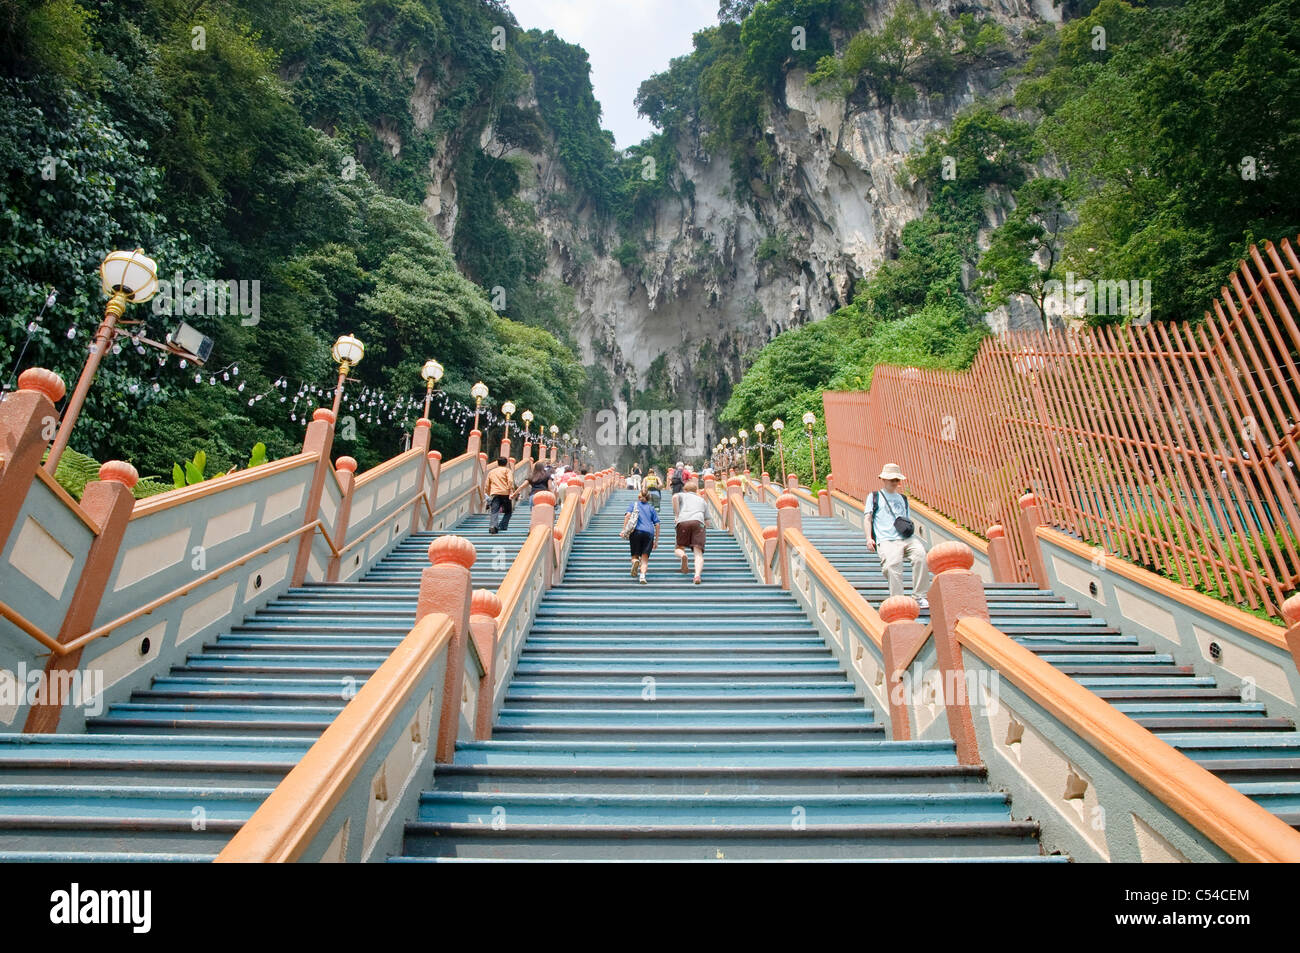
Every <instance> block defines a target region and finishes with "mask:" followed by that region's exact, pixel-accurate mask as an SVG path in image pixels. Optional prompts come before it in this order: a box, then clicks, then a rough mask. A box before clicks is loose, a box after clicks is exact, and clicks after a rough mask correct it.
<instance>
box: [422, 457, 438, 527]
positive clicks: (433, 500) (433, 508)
mask: <svg viewBox="0 0 1300 953" xmlns="http://www.w3.org/2000/svg"><path fill="white" fill-rule="evenodd" d="M425 458H426V459H427V460H428V461H429V471H430V472H429V495H428V502H429V508H428V509H427V510H426V511H425V513H424V520H425V523H424V528H425V529H432V528H433V514H434V513H435V512H437V509H438V484H440V483H441V482H442V454H441V453H439V452H438V451H437V450H430V451H429V452H428V453H427V454H425Z"/></svg>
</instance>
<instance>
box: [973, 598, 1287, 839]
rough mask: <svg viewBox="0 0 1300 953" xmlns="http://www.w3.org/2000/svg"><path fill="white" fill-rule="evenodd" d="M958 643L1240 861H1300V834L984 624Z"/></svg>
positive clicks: (977, 621)
mask: <svg viewBox="0 0 1300 953" xmlns="http://www.w3.org/2000/svg"><path fill="white" fill-rule="evenodd" d="M956 631H957V639H958V641H959V642H960V643H961V644H962V645H963V646H965V647H966V648H967V649H969V650H970V651H971V652H972V653H974V654H975V655H976V656H977V657H978V658H979V659H980V660H981V661H983V662H984V663H985V664H986V665H988V666H989V667H990V668H992V669H994V670H995V671H996V672H998V674H999V677H1002V678H1006V679H1007V680H1008V681H1009V682H1010V683H1011V684H1013V685H1015V686H1016V687H1017V688H1018V689H1020V690H1021V691H1022V692H1024V693H1025V694H1026V695H1027V696H1028V697H1029V698H1030V700H1031V701H1033V702H1034V704H1036V705H1039V706H1041V707H1042V708H1044V709H1045V710H1046V711H1047V712H1049V713H1050V714H1051V715H1052V716H1053V717H1055V718H1056V719H1057V720H1059V721H1060V722H1061V723H1062V724H1064V725H1066V726H1067V727H1068V728H1069V729H1070V730H1071V731H1073V732H1075V733H1076V734H1078V735H1079V737H1080V738H1082V739H1083V740H1084V741H1085V742H1086V743H1087V744H1088V745H1090V746H1091V747H1092V748H1094V749H1096V751H1097V752H1098V753H1100V754H1101V755H1102V756H1103V757H1105V758H1106V759H1107V760H1109V761H1110V762H1111V763H1112V764H1114V765H1115V766H1116V767H1117V768H1119V769H1120V770H1121V771H1123V772H1124V773H1125V774H1127V775H1128V776H1129V777H1131V778H1132V779H1133V780H1134V781H1136V782H1137V783H1138V784H1140V785H1142V787H1143V788H1145V789H1146V790H1148V791H1150V792H1151V793H1152V794H1154V795H1155V796H1156V797H1157V798H1159V799H1160V800H1161V801H1162V802H1163V803H1164V804H1165V805H1166V806H1168V807H1169V808H1171V809H1172V810H1173V811H1174V812H1175V813H1176V814H1178V816H1179V817H1181V818H1183V819H1184V820H1185V821H1187V822H1188V823H1189V824H1191V825H1192V826H1193V827H1194V828H1196V829H1197V830H1198V831H1200V832H1201V833H1203V834H1204V835H1205V836H1206V837H1208V838H1209V839H1210V840H1212V841H1213V842H1214V843H1215V844H1217V845H1218V846H1219V847H1221V848H1222V849H1223V850H1224V851H1225V852H1226V853H1227V854H1228V855H1229V856H1230V857H1232V858H1233V859H1235V860H1238V861H1266V862H1283V863H1296V862H1300V832H1297V831H1295V830H1294V829H1293V828H1292V827H1291V826H1290V825H1289V824H1287V823H1286V822H1285V821H1283V820H1282V819H1281V818H1279V817H1277V816H1276V815H1274V814H1271V813H1270V812H1268V811H1266V810H1265V809H1264V808H1262V807H1260V806H1259V805H1258V804H1256V803H1255V802H1254V801H1252V800H1250V798H1248V797H1246V796H1245V795H1244V794H1242V793H1241V792H1240V791H1238V790H1236V789H1235V788H1233V787H1232V786H1231V785H1229V784H1226V783H1225V782H1223V781H1221V780H1220V779H1219V778H1217V777H1215V776H1214V775H1213V774H1211V773H1210V772H1209V771H1207V770H1206V769H1205V768H1203V767H1201V766H1200V765H1199V764H1197V763H1196V762H1195V761H1193V760H1192V759H1191V758H1189V757H1187V756H1186V755H1185V754H1183V753H1182V752H1180V751H1178V750H1177V749H1175V748H1173V747H1172V746H1170V745H1169V744H1167V743H1166V742H1164V741H1162V740H1161V739H1160V738H1158V737H1156V736H1155V735H1154V734H1152V733H1151V732H1150V731H1148V730H1147V729H1146V728H1143V727H1142V726H1141V725H1139V724H1138V723H1137V722H1136V721H1134V720H1133V719H1132V718H1130V717H1129V716H1128V715H1126V714H1124V713H1123V712H1121V711H1119V710H1118V709H1117V708H1115V707H1114V706H1113V705H1111V704H1110V703H1109V702H1107V701H1105V700H1104V699H1102V698H1099V697H1097V696H1096V695H1094V694H1093V693H1092V692H1091V691H1089V690H1088V689H1087V688H1085V687H1083V686H1082V685H1080V684H1079V683H1078V682H1076V681H1075V680H1074V679H1073V678H1071V677H1070V676H1068V675H1066V674H1064V673H1063V672H1061V671H1059V670H1058V669H1056V668H1054V667H1053V666H1052V665H1050V664H1049V663H1047V662H1044V661H1043V660H1042V659H1040V658H1039V657H1038V656H1036V655H1034V653H1033V652H1031V651H1029V650H1028V649H1026V648H1025V647H1024V646H1022V645H1020V644H1018V643H1017V642H1016V641H1015V640H1013V639H1012V638H1011V637H1010V636H1008V635H1007V634H1006V633H1004V632H1002V631H1000V630H999V629H997V628H995V627H994V626H993V625H991V624H990V623H988V622H985V621H983V620H982V619H973V618H967V619H961V620H959V621H958V622H957V627H956Z"/></svg>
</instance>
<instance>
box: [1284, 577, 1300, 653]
mask: <svg viewBox="0 0 1300 953" xmlns="http://www.w3.org/2000/svg"><path fill="white" fill-rule="evenodd" d="M1282 618H1283V619H1285V620H1286V626H1287V628H1286V646H1287V648H1289V649H1290V650H1291V660H1292V661H1293V662H1295V664H1296V668H1300V593H1297V594H1296V595H1294V596H1292V597H1291V598H1290V599H1288V600H1287V601H1286V602H1284V603H1282Z"/></svg>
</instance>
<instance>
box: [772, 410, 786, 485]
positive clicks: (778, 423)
mask: <svg viewBox="0 0 1300 953" xmlns="http://www.w3.org/2000/svg"><path fill="white" fill-rule="evenodd" d="M772 429H773V430H774V431H776V449H777V450H778V451H780V453H781V485H782V486H785V444H784V443H782V442H781V431H783V430H785V421H784V420H782V419H781V418H780V417H778V418H776V420H774V421H772Z"/></svg>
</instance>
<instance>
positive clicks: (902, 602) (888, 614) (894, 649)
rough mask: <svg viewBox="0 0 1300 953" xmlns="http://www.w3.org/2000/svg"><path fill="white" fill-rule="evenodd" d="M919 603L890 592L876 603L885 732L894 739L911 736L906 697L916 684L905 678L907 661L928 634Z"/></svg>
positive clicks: (915, 689) (910, 706) (903, 738)
mask: <svg viewBox="0 0 1300 953" xmlns="http://www.w3.org/2000/svg"><path fill="white" fill-rule="evenodd" d="M920 614H921V607H920V606H919V605H918V604H917V601H916V600H915V599H913V598H912V597H911V596H890V597H889V598H888V599H886V600H885V601H884V602H882V603H881V604H880V620H881V621H882V622H884V623H885V632H884V635H882V636H881V653H882V654H883V655H884V664H885V688H886V691H887V692H888V696H887V698H888V702H889V733H890V737H892V738H893V739H894V740H895V741H911V740H912V705H911V701H910V699H908V697H907V692H908V690H909V688H910V690H911V691H912V692H916V691H917V690H918V686H916V685H910V686H909V685H908V684H907V683H906V682H905V675H906V673H905V671H904V669H905V668H906V667H907V663H908V662H909V661H911V660H912V659H913V658H915V657H916V653H917V651H918V650H919V649H920V647H921V646H922V645H923V644H924V643H925V640H926V639H927V638H928V637H929V634H930V630H929V628H928V627H927V626H924V625H922V624H921V623H920V622H917V621H916V619H917V617H918V616H919V615H920Z"/></svg>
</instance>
